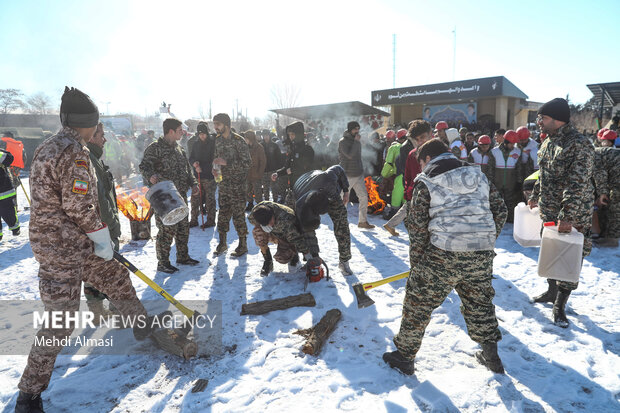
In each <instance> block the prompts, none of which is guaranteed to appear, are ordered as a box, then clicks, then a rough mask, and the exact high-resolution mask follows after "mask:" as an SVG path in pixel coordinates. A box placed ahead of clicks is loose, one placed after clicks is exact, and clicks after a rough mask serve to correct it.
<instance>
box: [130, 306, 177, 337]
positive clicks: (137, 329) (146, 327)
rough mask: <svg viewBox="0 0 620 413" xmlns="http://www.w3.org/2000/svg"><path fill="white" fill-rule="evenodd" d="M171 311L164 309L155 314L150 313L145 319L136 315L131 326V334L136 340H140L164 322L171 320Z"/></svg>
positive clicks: (163, 324)
mask: <svg viewBox="0 0 620 413" xmlns="http://www.w3.org/2000/svg"><path fill="white" fill-rule="evenodd" d="M172 317H174V316H173V314H172V311H164V312H163V313H159V314H157V315H150V316H147V317H146V320H144V319H142V318H140V317H136V321H135V325H134V327H133V336H134V337H135V338H136V340H138V341H142V340H144V339H145V338H147V337H148V336H150V335H151V333H152V332H153V331H155V330H157V329H159V328H162V327H164V326H165V324H166V323H171V322H172V320H173V319H172Z"/></svg>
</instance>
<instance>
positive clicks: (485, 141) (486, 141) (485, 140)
mask: <svg viewBox="0 0 620 413" xmlns="http://www.w3.org/2000/svg"><path fill="white" fill-rule="evenodd" d="M490 144H491V137H490V136H489V135H482V136H481V137H479V138H478V145H490Z"/></svg>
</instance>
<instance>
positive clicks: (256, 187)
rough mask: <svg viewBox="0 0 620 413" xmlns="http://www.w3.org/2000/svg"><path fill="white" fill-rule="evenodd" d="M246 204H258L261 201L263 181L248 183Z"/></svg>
mask: <svg viewBox="0 0 620 413" xmlns="http://www.w3.org/2000/svg"><path fill="white" fill-rule="evenodd" d="M247 185H248V202H254V203H256V204H258V203H259V202H262V201H263V180H262V178H261V179H257V180H256V181H248V183H247Z"/></svg>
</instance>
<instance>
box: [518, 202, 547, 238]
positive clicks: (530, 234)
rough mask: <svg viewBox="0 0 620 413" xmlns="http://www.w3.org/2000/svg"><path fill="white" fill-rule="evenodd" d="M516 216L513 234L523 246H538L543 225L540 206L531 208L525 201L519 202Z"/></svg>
mask: <svg viewBox="0 0 620 413" xmlns="http://www.w3.org/2000/svg"><path fill="white" fill-rule="evenodd" d="M514 217H515V219H514V226H513V232H512V236H513V238H514V239H515V241H517V242H518V243H519V245H521V246H522V247H538V246H539V245H540V230H541V228H542V225H543V222H542V219H540V213H539V209H538V207H536V208H533V209H530V208H529V207H528V206H527V205H525V203H523V202H519V204H518V205H517V206H516V207H515V214H514Z"/></svg>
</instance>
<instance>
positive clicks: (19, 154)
mask: <svg viewBox="0 0 620 413" xmlns="http://www.w3.org/2000/svg"><path fill="white" fill-rule="evenodd" d="M2 140H3V141H4V142H6V150H7V151H8V152H11V155H13V158H15V159H13V163H12V164H11V166H16V167H18V168H22V169H24V156H23V153H24V144H23V143H22V141H18V140H15V139H13V138H9V137H4V138H2Z"/></svg>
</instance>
